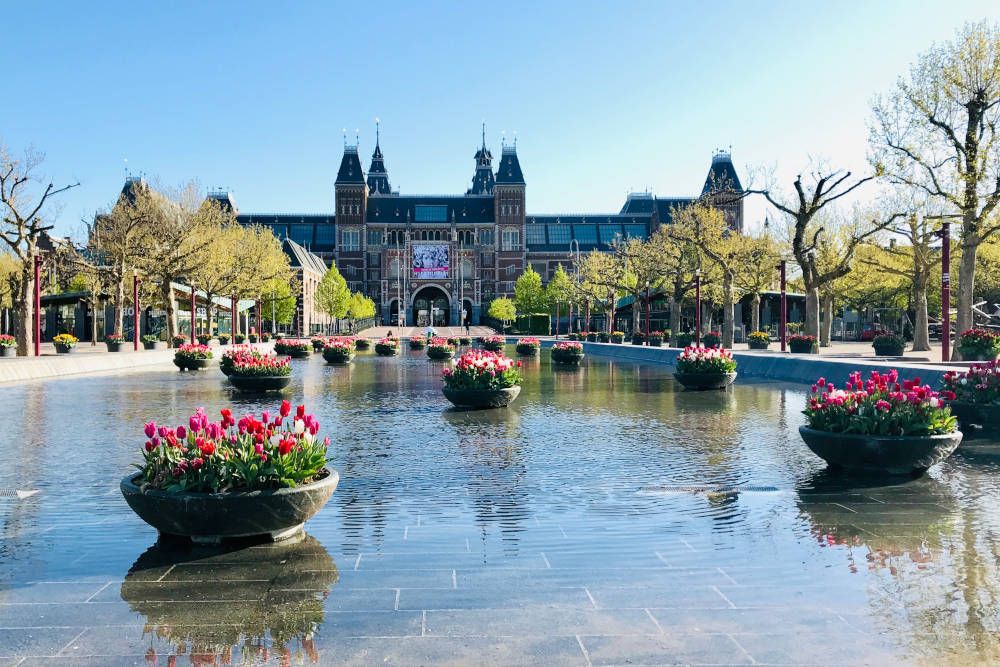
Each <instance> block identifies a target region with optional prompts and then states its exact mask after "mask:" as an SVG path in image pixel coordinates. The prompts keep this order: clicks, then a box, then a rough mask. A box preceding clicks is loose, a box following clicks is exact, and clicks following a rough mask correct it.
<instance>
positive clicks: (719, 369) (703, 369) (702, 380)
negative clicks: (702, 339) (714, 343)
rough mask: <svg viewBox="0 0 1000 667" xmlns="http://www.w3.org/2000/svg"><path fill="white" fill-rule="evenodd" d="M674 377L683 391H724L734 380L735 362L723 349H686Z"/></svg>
mask: <svg viewBox="0 0 1000 667" xmlns="http://www.w3.org/2000/svg"><path fill="white" fill-rule="evenodd" d="M674 377H675V378H676V379H677V381H678V382H680V383H681V384H682V385H683V386H684V388H685V389H697V390H705V389H725V388H726V387H728V386H729V385H731V384H732V383H733V381H734V380H735V379H736V360H735V359H733V353H732V352H730V351H729V350H727V349H726V348H724V347H686V348H684V351H683V352H681V353H680V354H679V355H677V366H676V370H675V371H674Z"/></svg>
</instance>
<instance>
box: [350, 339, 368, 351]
mask: <svg viewBox="0 0 1000 667" xmlns="http://www.w3.org/2000/svg"><path fill="white" fill-rule="evenodd" d="M371 346H372V342H371V341H370V340H368V339H367V338H358V339H356V340H355V341H354V349H355V350H369V349H371Z"/></svg>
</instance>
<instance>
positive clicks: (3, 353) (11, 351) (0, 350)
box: [0, 346, 17, 357]
mask: <svg viewBox="0 0 1000 667" xmlns="http://www.w3.org/2000/svg"><path fill="white" fill-rule="evenodd" d="M16 356H17V348H16V347H12V346H11V347H0V357H16Z"/></svg>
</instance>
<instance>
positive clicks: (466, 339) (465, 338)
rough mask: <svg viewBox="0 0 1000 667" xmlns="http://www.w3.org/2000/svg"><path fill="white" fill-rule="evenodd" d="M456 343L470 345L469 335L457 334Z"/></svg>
mask: <svg viewBox="0 0 1000 667" xmlns="http://www.w3.org/2000/svg"><path fill="white" fill-rule="evenodd" d="M458 344H459V345H472V338H470V337H469V336H459V337H458Z"/></svg>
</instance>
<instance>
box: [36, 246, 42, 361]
mask: <svg viewBox="0 0 1000 667" xmlns="http://www.w3.org/2000/svg"><path fill="white" fill-rule="evenodd" d="M34 260H35V356H36V357H40V356H42V284H41V280H42V256H41V254H39V253H35V258H34Z"/></svg>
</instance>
